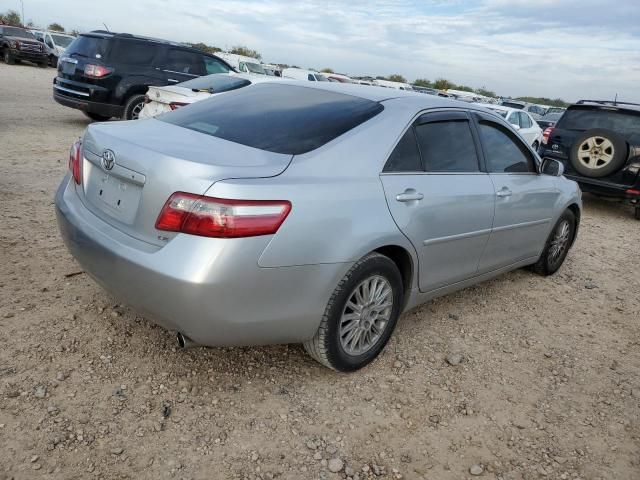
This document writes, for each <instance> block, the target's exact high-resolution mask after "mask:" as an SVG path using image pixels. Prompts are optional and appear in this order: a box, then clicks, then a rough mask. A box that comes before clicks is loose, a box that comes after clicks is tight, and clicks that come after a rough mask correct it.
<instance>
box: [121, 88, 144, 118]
mask: <svg viewBox="0 0 640 480" xmlns="http://www.w3.org/2000/svg"><path fill="white" fill-rule="evenodd" d="M143 108H144V95H140V94H138V95H132V96H131V97H129V99H128V100H127V103H125V105H124V113H123V118H124V119H125V120H137V119H138V115H140V112H141V111H142V109H143Z"/></svg>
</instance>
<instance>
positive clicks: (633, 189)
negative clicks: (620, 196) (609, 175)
mask: <svg viewBox="0 0 640 480" xmlns="http://www.w3.org/2000/svg"><path fill="white" fill-rule="evenodd" d="M627 193H628V194H629V195H640V190H636V189H635V188H630V189H629V190H627Z"/></svg>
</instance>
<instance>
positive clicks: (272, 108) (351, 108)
mask: <svg viewBox="0 0 640 480" xmlns="http://www.w3.org/2000/svg"><path fill="white" fill-rule="evenodd" d="M383 109H384V107H383V106H382V105H381V104H380V103H378V102H372V101H371V100H366V99H364V98H360V97H354V96H351V95H344V94H341V93H335V92H329V91H325V90H320V89H315V88H308V87H298V86H293V85H276V84H271V83H265V84H258V85H255V86H252V87H251V88H246V89H242V90H239V91H235V92H230V93H227V94H225V95H220V96H217V97H213V98H210V99H208V100H203V101H201V102H198V103H195V104H193V105H190V106H189V108H184V109H178V110H175V111H174V112H170V113H168V114H165V115H161V116H160V117H158V119H159V120H162V121H164V122H167V123H171V124H173V125H178V126H180V127H184V128H188V129H190V130H195V131H197V132H201V133H204V134H207V135H211V136H214V137H218V138H222V139H224V140H229V141H231V142H236V143H240V144H242V145H247V146H249V147H254V148H259V149H261V150H266V151H269V152H275V153H284V154H288V155H300V154H302V153H306V152H310V151H311V150H315V149H316V148H319V147H321V146H322V145H324V144H325V143H327V142H330V141H331V140H333V139H335V138H337V137H339V136H340V135H342V134H344V133H345V132H347V131H349V130H351V129H352V128H354V127H356V126H358V125H360V124H362V123H364V122H366V121H367V120H369V119H370V118H372V117H374V116H375V115H377V114H378V113H380V112H381V111H382V110H383Z"/></svg>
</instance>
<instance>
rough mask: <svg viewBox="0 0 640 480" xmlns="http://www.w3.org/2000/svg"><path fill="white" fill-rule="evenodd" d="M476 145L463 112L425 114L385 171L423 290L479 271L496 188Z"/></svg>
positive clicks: (388, 191)
mask: <svg viewBox="0 0 640 480" xmlns="http://www.w3.org/2000/svg"><path fill="white" fill-rule="evenodd" d="M476 143H477V142H476V140H475V138H474V135H473V133H472V129H471V125H470V119H469V117H468V115H467V114H466V113H465V112H463V111H457V110H447V111H439V112H434V113H428V114H425V115H422V116H421V117H420V118H419V119H418V120H417V121H416V122H415V123H414V124H413V125H412V126H410V127H409V129H408V130H407V131H406V132H405V134H404V136H403V137H402V138H401V140H400V142H399V143H398V145H397V146H396V148H395V150H394V151H393V153H392V154H391V156H390V157H389V160H388V161H387V164H386V166H385V169H384V171H383V173H382V174H381V176H380V178H381V180H382V184H383V186H384V190H385V195H386V197H387V204H388V205H389V209H390V211H391V214H392V216H393V218H394V220H395V222H396V224H397V225H398V227H399V228H400V230H401V231H402V232H403V233H404V234H405V235H406V236H407V238H409V240H410V241H411V243H412V244H413V246H414V247H415V249H416V252H417V255H418V261H419V265H418V277H419V287H420V290H421V291H423V292H427V291H431V290H435V289H437V288H440V287H444V286H446V285H449V284H452V283H456V282H459V281H461V280H464V279H466V278H470V277H472V276H474V275H475V274H476V272H477V270H478V263H479V260H480V257H481V255H482V252H483V250H484V248H485V246H486V243H487V240H488V238H489V234H490V232H491V224H492V220H493V209H494V202H495V192H494V188H493V184H492V183H491V179H490V178H489V175H488V174H487V173H483V172H481V169H480V166H479V159H478V155H477V152H476Z"/></svg>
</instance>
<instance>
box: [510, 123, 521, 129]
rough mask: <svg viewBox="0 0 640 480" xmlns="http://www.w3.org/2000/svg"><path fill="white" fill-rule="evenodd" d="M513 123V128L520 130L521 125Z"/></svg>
mask: <svg viewBox="0 0 640 480" xmlns="http://www.w3.org/2000/svg"><path fill="white" fill-rule="evenodd" d="M511 125H513V128H515V129H516V130H520V125H516V124H515V123H512V124H511Z"/></svg>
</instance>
